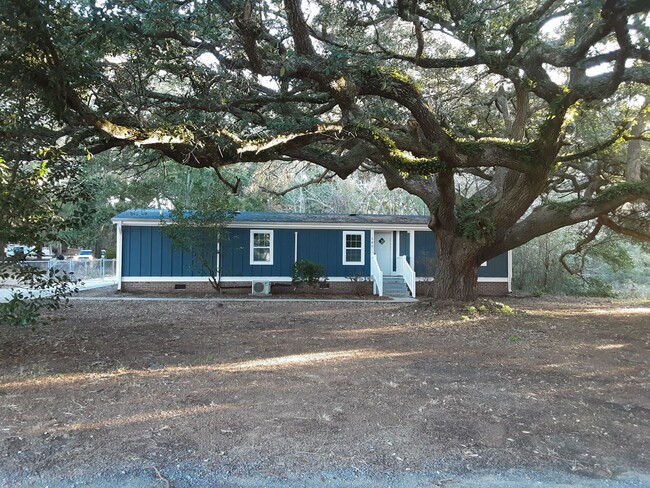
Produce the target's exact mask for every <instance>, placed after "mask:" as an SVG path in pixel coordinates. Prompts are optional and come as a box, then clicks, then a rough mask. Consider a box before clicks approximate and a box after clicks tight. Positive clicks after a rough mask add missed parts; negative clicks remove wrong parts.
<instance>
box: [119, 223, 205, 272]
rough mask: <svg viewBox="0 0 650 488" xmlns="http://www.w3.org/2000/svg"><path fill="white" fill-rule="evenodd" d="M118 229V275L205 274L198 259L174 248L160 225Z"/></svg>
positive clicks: (188, 252) (189, 253) (187, 252)
mask: <svg viewBox="0 0 650 488" xmlns="http://www.w3.org/2000/svg"><path fill="white" fill-rule="evenodd" d="M122 229H123V230H122V276H125V277H127V276H177V277H183V276H206V274H207V273H206V271H205V270H204V269H203V266H202V264H201V262H200V261H199V260H198V259H197V258H196V257H195V256H193V255H192V253H191V252H190V251H182V250H180V249H177V248H174V247H173V246H172V243H171V241H170V240H169V238H168V237H167V236H165V235H164V234H163V233H162V232H161V229H160V227H152V226H147V227H135V226H124V227H123V228H122ZM212 264H213V265H214V263H212Z"/></svg>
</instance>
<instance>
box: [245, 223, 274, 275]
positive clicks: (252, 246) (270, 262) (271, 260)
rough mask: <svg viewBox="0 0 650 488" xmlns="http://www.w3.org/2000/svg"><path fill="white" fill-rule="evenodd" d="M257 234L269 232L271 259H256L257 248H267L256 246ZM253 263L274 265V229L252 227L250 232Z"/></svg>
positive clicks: (251, 263) (251, 260) (251, 262)
mask: <svg viewBox="0 0 650 488" xmlns="http://www.w3.org/2000/svg"><path fill="white" fill-rule="evenodd" d="M255 234H268V235H269V246H268V248H269V260H268V261H255V249H266V248H267V246H254V243H255ZM249 264H250V265H251V266H252V265H263V266H271V265H273V231H272V230H270V229H251V232H250V263H249Z"/></svg>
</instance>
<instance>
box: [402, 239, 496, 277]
mask: <svg viewBox="0 0 650 488" xmlns="http://www.w3.org/2000/svg"><path fill="white" fill-rule="evenodd" d="M435 251H436V241H435V239H434V235H433V232H431V231H416V232H415V275H416V276H417V277H419V278H432V277H433V276H434V275H435V266H434V264H433V257H434V255H435ZM478 277H479V278H508V253H504V254H501V255H500V256H497V257H496V258H492V259H490V260H489V261H487V265H486V266H479V268H478Z"/></svg>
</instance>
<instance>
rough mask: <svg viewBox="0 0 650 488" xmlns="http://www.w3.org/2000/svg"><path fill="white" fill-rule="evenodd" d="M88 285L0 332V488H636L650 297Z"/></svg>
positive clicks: (649, 415)
mask: <svg viewBox="0 0 650 488" xmlns="http://www.w3.org/2000/svg"><path fill="white" fill-rule="evenodd" d="M88 293H89V295H86V296H87V297H88V299H86V300H84V299H83V297H84V295H83V294H82V296H81V299H79V300H75V301H74V306H73V308H72V309H69V310H64V311H60V312H56V313H53V314H52V315H50V316H49V319H50V321H49V323H48V324H46V325H44V326H41V327H39V328H37V329H36V330H29V329H9V328H4V329H2V330H1V331H0V486H7V487H9V486H11V487H13V486H18V487H22V486H25V487H26V486H43V487H45V486H49V487H66V486H94V487H104V486H106V487H109V486H125V487H146V486H147V487H159V486H160V487H194V486H206V487H207V486H233V487H249V486H269V487H275V486H278V487H279V486H296V487H297V486H355V487H357V486H358V487H370V486H395V487H402V486H403V487H411V486H433V487H435V486H450V487H453V488H456V487H465V486H467V487H469V486H486V487H492V486H493V487H501V486H503V487H509V486H512V487H525V486H556V487H560V486H584V487H592V486H593V487H596V486H597V487H600V486H614V487H618V486H621V487H622V486H625V487H627V486H635V487H636V486H639V487H643V486H650V476H649V474H650V459H649V456H650V388H649V386H650V381H649V377H650V369H649V368H648V366H649V362H650V354H648V353H649V351H650V304H649V303H647V302H643V303H640V302H636V303H634V302H624V301H611V300H592V301H587V300H561V299H551V298H541V299H530V298H528V299H513V298H511V299H508V300H507V301H506V303H507V304H508V305H510V306H511V307H513V308H514V309H515V310H516V311H517V313H514V314H497V313H471V312H470V311H467V310H466V309H465V308H464V307H460V306H458V307H456V308H444V309H441V308H438V307H434V306H431V305H428V304H395V303H389V302H386V303H363V302H356V303H341V302H313V303H310V302H279V301H277V300H276V301H267V302H216V301H212V302H210V301H205V302H197V301H194V302H178V301H174V302H169V301H124V302H120V301H101V300H97V298H98V297H100V296H101V295H102V293H104V294H106V295H108V296H112V297H115V296H116V295H115V294H114V293H113V292H111V291H110V290H104V291H97V290H95V291H93V292H88ZM90 295H93V296H94V299H93V300H90V298H92V297H91V296H90ZM463 316H464V317H463Z"/></svg>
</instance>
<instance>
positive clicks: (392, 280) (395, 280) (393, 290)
mask: <svg viewBox="0 0 650 488" xmlns="http://www.w3.org/2000/svg"><path fill="white" fill-rule="evenodd" d="M384 296H387V297H392V298H408V297H410V296H411V294H410V292H409V289H408V287H407V286H406V281H404V278H403V277H402V276H396V275H391V276H384Z"/></svg>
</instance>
